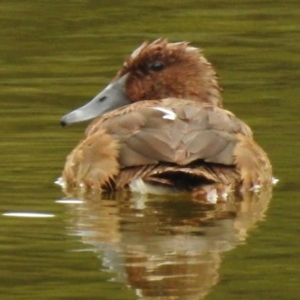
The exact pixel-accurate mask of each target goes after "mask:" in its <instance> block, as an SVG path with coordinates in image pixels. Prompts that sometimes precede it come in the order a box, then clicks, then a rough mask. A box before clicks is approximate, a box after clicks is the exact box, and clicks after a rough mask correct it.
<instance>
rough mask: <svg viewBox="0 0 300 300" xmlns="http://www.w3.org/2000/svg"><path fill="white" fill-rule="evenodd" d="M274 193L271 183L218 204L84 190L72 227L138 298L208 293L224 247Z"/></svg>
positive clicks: (239, 237)
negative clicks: (85, 191) (84, 193)
mask: <svg viewBox="0 0 300 300" xmlns="http://www.w3.org/2000/svg"><path fill="white" fill-rule="evenodd" d="M270 199H271V189H270V188H265V189H261V190H260V191H259V193H257V192H253V191H252V192H248V193H246V194H244V195H243V197H238V196H237V195H229V197H228V199H227V201H226V202H225V201H224V202H218V203H217V204H208V203H200V202H197V201H195V200H191V199H190V198H187V196H185V195H182V196H178V195H177V196H169V197H168V198H165V197H164V198H162V197H159V196H141V195H134V194H126V193H118V194H114V195H102V199H101V200H100V199H99V196H98V195H86V196H85V199H84V201H83V202H82V203H81V204H79V205H76V206H74V210H72V212H73V213H74V216H75V218H74V219H73V221H74V224H73V226H74V231H76V233H77V234H78V235H80V236H81V238H82V242H83V243H86V244H89V245H92V246H93V249H94V251H96V252H97V253H99V257H100V259H101V262H102V268H103V269H104V270H110V271H111V274H112V279H114V280H118V281H122V282H124V283H125V284H126V285H129V286H130V288H132V289H134V290H135V292H136V294H137V295H138V299H189V300H190V299H203V298H204V297H205V295H207V294H208V293H209V291H210V289H211V287H212V286H214V285H215V284H216V283H217V282H218V279H219V274H218V270H219V267H220V264H221V261H222V253H223V252H224V251H228V250H231V249H233V248H235V247H236V246H237V245H239V244H240V243H243V242H244V241H245V239H246V237H247V232H248V230H249V229H251V228H253V226H254V225H255V224H256V223H257V222H258V221H260V220H262V219H263V218H264V215H265V212H266V210H267V207H268V203H269V201H270Z"/></svg>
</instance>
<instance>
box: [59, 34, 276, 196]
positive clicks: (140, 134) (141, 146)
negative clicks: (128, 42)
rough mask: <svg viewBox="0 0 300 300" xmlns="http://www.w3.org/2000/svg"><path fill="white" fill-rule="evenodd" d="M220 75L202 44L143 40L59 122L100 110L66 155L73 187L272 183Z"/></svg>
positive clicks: (202, 187)
mask: <svg viewBox="0 0 300 300" xmlns="http://www.w3.org/2000/svg"><path fill="white" fill-rule="evenodd" d="M221 107H222V98H221V95H220V87H219V84H218V80H217V76H216V73H215V71H214V70H213V68H212V66H211V65H210V63H208V61H207V60H206V59H205V58H204V57H203V55H202V54H201V52H200V51H199V49H197V48H194V47H191V46H189V45H188V44H187V43H186V42H180V43H169V42H168V41H167V40H163V39H159V40H157V41H155V42H153V43H151V44H149V43H146V42H145V43H143V44H142V45H141V46H140V47H139V48H138V49H136V50H135V51H134V52H133V53H132V54H131V56H130V57H129V58H128V59H127V60H126V61H125V63H124V65H123V67H122V68H121V70H120V71H119V72H118V74H117V76H116V78H115V79H114V80H113V81H112V82H111V83H110V84H109V85H108V86H107V87H106V88H105V89H104V90H103V91H102V92H101V93H99V94H98V95H97V96H96V97H95V98H94V99H93V100H91V101H90V102H89V103H88V104H86V105H85V106H83V107H81V108H79V109H77V110H75V111H73V112H71V113H69V114H67V115H65V116H64V117H63V118H62V121H61V123H62V125H67V124H70V123H75V122H80V121H84V120H89V119H92V118H96V117H98V118H96V119H95V120H94V121H93V122H92V123H91V124H90V125H89V126H88V128H87V129H86V132H85V137H84V139H83V140H82V141H81V142H80V143H79V144H78V145H77V147H76V148H75V149H74V150H73V151H72V152H71V153H70V155H69V156H68V157H67V161H66V164H65V168H64V171H63V176H62V179H63V181H64V184H65V185H66V186H67V187H68V188H73V187H78V186H84V187H87V188H93V189H100V190H119V189H128V188H130V189H131V190H136V191H139V192H141V193H148V192H150V193H151V192H156V191H159V190H161V189H163V190H164V191H165V190H167V191H169V190H176V191H178V190H180V191H182V190H184V191H185V190H188V191H192V192H197V191H206V192H208V191H210V190H212V189H215V190H217V191H219V192H224V191H227V190H228V189H229V188H232V189H239V190H247V189H251V188H253V187H255V186H261V185H270V184H271V180H272V167H271V164H270V161H269V159H268V157H267V155H266V153H265V152H264V151H263V150H262V148H261V147H260V146H259V145H258V144H257V143H256V142H255V141H254V140H253V136H252V131H251V129H250V128H249V127H248V126H247V125H246V124H245V123H244V122H242V121H241V120H239V119H238V118H236V117H235V116H234V115H233V114H232V113H231V112H229V111H227V110H225V109H223V108H221Z"/></svg>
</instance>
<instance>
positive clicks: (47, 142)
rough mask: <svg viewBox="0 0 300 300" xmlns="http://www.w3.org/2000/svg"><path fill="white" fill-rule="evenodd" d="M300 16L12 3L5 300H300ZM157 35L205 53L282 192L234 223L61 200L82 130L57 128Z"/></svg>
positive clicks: (167, 203)
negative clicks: (66, 167) (62, 178)
mask: <svg viewBox="0 0 300 300" xmlns="http://www.w3.org/2000/svg"><path fill="white" fill-rule="evenodd" d="M299 18H300V6H299V4H298V3H297V1H268V0H266V1H246V0H242V1H228V0H227V1H177V0H175V1H174V0H173V1H148V2H146V3H144V2H141V1H130V2H125V1H93V0H76V1H75V0H74V1H58V0H55V1H46V0H44V1H42V0H35V1H33V0H27V1H24V0H23V1H20V0H14V1H9V0H3V1H2V2H1V4H0V87H1V88H0V109H1V119H0V124H1V126H0V132H1V137H2V139H1V143H0V159H1V174H0V176H1V177H0V187H1V191H0V199H1V200H0V296H1V299H5V300H6V299H8V300H10V299H188V300H190V299H204V298H205V299H209V300H216V299H247V300H248V299H258V298H260V299H299V294H300V285H299V278H300V271H299V267H298V266H299V259H300V253H299V249H300V239H299V238H298V235H299V233H298V228H299V217H300V213H299V211H300V204H299V202H298V201H299V200H300V186H299V184H298V177H299V176H298V173H299V167H300V160H299V149H300V139H299V125H300V124H299V123H300V122H299V109H300V101H299V100H298V97H299V94H300V87H299V75H300V68H299V62H300V56H299V52H300V40H299V34H300V22H299ZM158 37H167V38H169V39H170V40H171V41H179V40H188V41H191V42H192V44H193V45H195V46H197V47H201V48H203V49H204V51H205V52H204V53H205V56H206V57H207V58H208V59H209V60H210V61H211V62H212V63H213V65H214V66H215V67H216V69H217V72H218V74H219V76H220V80H221V84H222V86H223V88H224V101H225V105H226V108H228V109H230V110H232V111H233V112H234V113H235V114H236V115H238V116H239V117H240V118H241V119H243V120H244V121H246V122H247V123H248V124H249V125H250V126H251V127H252V129H253V130H254V132H255V136H256V139H257V140H258V141H259V143H260V144H261V145H262V146H263V148H264V149H265V150H266V151H267V152H268V154H269V156H270V159H271V161H272V163H273V166H274V173H275V176H276V177H278V178H279V179H280V181H279V183H278V185H277V186H276V188H275V189H274V190H273V197H272V200H271V201H270V203H269V200H270V195H266V196H264V197H263V199H254V200H251V201H252V202H251V201H250V202H249V203H250V204H249V203H248V204H249V206H250V207H251V209H249V208H248V209H245V208H243V206H240V205H236V204H234V203H228V204H227V205H229V206H230V205H232V209H231V211H234V212H236V215H234V216H232V217H228V216H226V217H222V210H223V209H224V207H222V206H220V207H218V208H217V211H216V210H215V208H213V207H202V206H199V205H197V204H196V203H193V202H192V201H190V200H189V199H188V198H187V197H183V198H180V199H172V198H166V199H164V201H162V200H161V199H157V198H155V197H149V199H143V198H141V199H140V198H138V199H136V198H132V197H130V196H128V195H126V196H124V195H123V196H120V195H117V196H115V198H114V199H108V198H107V199H106V200H103V201H97V199H90V201H88V202H87V203H86V202H84V203H81V204H71V205H70V204H67V205H65V204H61V203H57V202H56V201H57V200H59V199H62V198H63V197H64V194H63V193H62V192H61V190H60V188H59V187H58V186H56V185H55V184H54V183H53V182H54V181H55V179H56V178H57V177H58V176H59V175H60V172H61V170H62V167H63V164H64V160H65V157H66V155H67V154H68V153H69V152H70V150H71V149H72V148H73V147H74V146H75V144H76V143H77V142H78V140H79V139H80V138H81V136H82V133H83V131H84V128H85V127H86V124H78V125H74V126H71V127H69V128H64V129H62V128H61V127H60V126H59V121H60V118H61V116H62V115H64V114H65V113H66V112H68V111H70V110H71V109H73V108H75V107H78V106H79V105H82V104H83V103H85V102H86V101H87V100H89V99H90V98H91V97H93V96H94V95H95V94H96V93H97V92H98V91H99V90H100V89H101V88H103V87H104V86H105V85H106V84H107V83H108V82H109V81H110V79H111V78H112V77H113V76H114V75H115V73H116V71H117V70H118V68H119V66H120V65H121V64H122V62H123V59H124V57H126V56H127V55H129V54H130V53H131V51H132V50H134V49H135V48H136V47H137V46H138V45H140V44H141V42H142V41H144V40H154V39H156V38H158ZM146 200H147V201H146ZM225 210H226V209H225ZM7 212H37V213H47V214H52V215H54V217H49V218H21V217H8V216H4V215H3V214H4V213H7ZM245 212H247V213H248V216H247V217H246V218H245V216H244V215H243V213H245ZM215 216H217V217H218V218H217V220H216V221H211V220H212V219H213V218H212V217H215ZM245 220H247V221H248V222H249V223H247V224H244V223H243V222H245ZM172 249H176V250H177V254H176V255H175V254H174V253H172ZM178 253H179V254H178ZM180 253H181V254H180ZM182 253H183V254H182ZM167 261H168V263H169V264H164V263H166V262H167ZM157 265H159V266H160V267H159V271H160V272H161V273H159V274H160V276H161V274H164V276H165V277H164V278H161V277H159V276H158V274H156V273H155V272H154V273H151V272H150V271H151V270H153V269H155V267H157ZM145 270H148V272H150V273H151V274H152V277H151V278H150V279H149V278H148V279H149V280H148V281H147V280H146V279H145V278H146V276H145V273H147V272H146V271H145ZM149 270H150V271H149ZM172 274H173V277H172ZM184 274H185V276H184ZM175 277H176V278H178V279H176V280H175V279H170V278H175ZM197 283H198V286H197ZM150 291H151V292H152V294H151V293H150ZM170 291H175V292H174V293H173V294H172V293H171V292H170ZM147 293H148V294H147ZM168 293H169V294H168ZM171 294H172V295H171ZM141 295H144V296H141ZM174 295H175V296H174ZM176 295H177V296H176ZM168 297H169V298H168Z"/></svg>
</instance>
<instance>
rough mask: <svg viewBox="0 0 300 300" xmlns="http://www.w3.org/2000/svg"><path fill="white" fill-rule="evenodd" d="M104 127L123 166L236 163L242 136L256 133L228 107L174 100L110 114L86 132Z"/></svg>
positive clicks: (143, 103)
mask: <svg viewBox="0 0 300 300" xmlns="http://www.w3.org/2000/svg"><path fill="white" fill-rule="evenodd" d="M100 129H101V130H105V132H106V133H107V134H109V135H111V136H113V138H114V139H115V140H117V141H118V143H119V145H120V152H119V159H118V160H119V163H120V166H121V167H132V166H142V165H149V164H157V163H160V162H167V163H174V164H177V165H186V164H189V163H191V162H193V161H195V160H203V161H204V162H209V163H216V164H224V165H234V164H235V158H234V155H233V153H234V148H235V147H236V144H237V143H238V141H239V138H238V134H240V135H243V136H246V137H250V138H251V137H252V132H251V130H250V128H249V127H248V126H247V125H246V124H245V123H243V122H242V121H240V120H239V119H238V118H236V117H235V116H234V115H233V114H232V113H230V112H229V111H227V110H224V109H221V108H218V107H214V106H211V105H208V104H201V103H197V102H195V101H188V100H179V99H176V100H175V99H172V98H169V99H164V100H161V101H142V102H138V103H134V104H131V105H130V106H128V107H125V108H122V109H118V110H116V111H114V112H112V113H109V114H108V115H107V116H106V115H105V116H104V117H103V118H101V119H100V120H98V121H96V122H95V123H94V124H92V125H91V126H90V127H89V128H88V130H87V136H90V135H92V134H94V133H95V132H97V131H99V130H100Z"/></svg>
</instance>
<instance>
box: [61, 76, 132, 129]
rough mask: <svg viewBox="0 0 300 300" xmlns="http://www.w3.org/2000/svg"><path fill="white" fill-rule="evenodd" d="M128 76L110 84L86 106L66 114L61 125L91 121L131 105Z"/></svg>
mask: <svg viewBox="0 0 300 300" xmlns="http://www.w3.org/2000/svg"><path fill="white" fill-rule="evenodd" d="M127 76H128V74H126V75H123V76H122V77H120V78H119V79H118V80H116V81H114V82H112V83H111V84H109V85H108V86H107V87H106V88H105V89H104V90H103V91H102V92H100V93H99V94H98V95H97V96H96V97H94V98H93V99H92V100H91V101H90V102H88V103H87V104H86V105H84V106H82V107H80V108H78V109H76V110H74V111H72V112H70V113H68V114H66V115H65V116H63V117H62V119H61V125H62V126H65V125H69V124H72V123H77V122H82V121H86V120H90V119H93V118H96V117H99V116H101V115H103V114H104V113H106V112H108V111H111V110H114V109H116V108H118V107H122V106H125V105H127V104H130V103H131V101H130V99H129V98H128V97H127V95H126V91H125V86H126V84H125V83H126V79H127Z"/></svg>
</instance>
